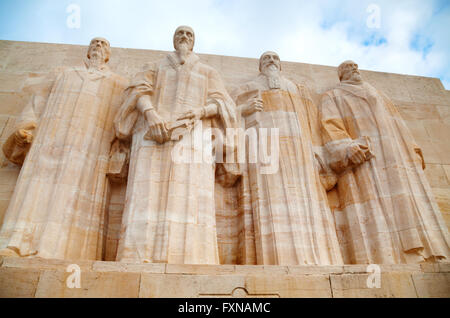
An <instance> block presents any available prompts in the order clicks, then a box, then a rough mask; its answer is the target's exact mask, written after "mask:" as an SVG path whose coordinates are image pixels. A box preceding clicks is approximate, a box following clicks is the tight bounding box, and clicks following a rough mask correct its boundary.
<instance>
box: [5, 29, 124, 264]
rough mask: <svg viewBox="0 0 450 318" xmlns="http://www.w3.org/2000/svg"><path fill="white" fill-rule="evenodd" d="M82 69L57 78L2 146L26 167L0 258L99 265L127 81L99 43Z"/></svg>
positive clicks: (9, 215)
mask: <svg viewBox="0 0 450 318" xmlns="http://www.w3.org/2000/svg"><path fill="white" fill-rule="evenodd" d="M87 57H88V60H87V62H86V64H85V66H84V67H70V68H66V69H64V70H62V71H60V72H57V74H56V77H54V78H52V79H51V80H50V82H48V84H49V85H50V86H51V89H50V90H49V91H48V94H44V96H42V95H41V94H36V95H34V96H33V98H32V99H31V100H30V101H29V103H28V104H27V105H26V107H25V109H24V110H23V112H22V114H21V115H20V117H19V119H18V123H17V130H16V131H15V133H14V134H12V135H11V137H9V139H8V140H7V142H6V143H5V144H4V146H3V151H4V153H5V156H6V157H7V158H8V159H9V160H11V161H12V162H14V163H17V164H22V163H23V166H22V170H21V173H20V176H19V179H18V181H17V185H16V188H15V191H14V194H13V196H12V198H11V201H10V204H9V208H8V210H7V212H6V215H5V220H4V223H3V227H2V229H1V231H0V249H1V252H0V255H10V256H11V255H14V256H39V257H43V258H56V259H74V260H96V259H97V260H101V259H102V249H103V235H104V234H105V233H103V228H104V226H103V225H104V218H105V204H106V198H105V197H106V192H107V179H106V172H107V169H108V155H109V150H110V146H111V142H112V140H113V138H114V132H113V119H114V116H115V114H116V110H117V109H118V107H119V106H120V96H121V93H122V91H123V89H124V88H125V87H126V80H125V79H124V78H122V77H120V76H118V75H116V74H114V73H113V72H111V71H110V70H109V68H108V67H107V65H106V63H107V62H108V60H109V57H110V45H109V42H108V41H107V40H106V39H103V38H94V39H93V40H92V41H91V43H90V46H89V49H88V52H87Z"/></svg>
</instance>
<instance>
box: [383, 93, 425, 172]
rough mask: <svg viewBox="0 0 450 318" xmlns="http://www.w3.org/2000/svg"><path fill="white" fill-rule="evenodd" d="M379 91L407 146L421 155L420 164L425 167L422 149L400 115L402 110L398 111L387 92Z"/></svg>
mask: <svg viewBox="0 0 450 318" xmlns="http://www.w3.org/2000/svg"><path fill="white" fill-rule="evenodd" d="M378 93H379V94H380V95H381V96H382V97H383V100H384V105H385V106H386V110H387V111H388V113H389V114H390V115H391V117H392V119H393V121H394V123H395V125H396V126H397V129H398V131H399V132H400V135H401V136H402V139H403V142H405V143H406V145H407V147H408V148H409V149H411V150H412V151H413V152H414V153H415V154H417V155H418V156H419V158H420V164H421V165H422V168H423V169H425V159H424V158H423V153H422V149H421V148H420V146H419V145H418V144H417V142H416V140H415V139H414V137H413V135H412V134H411V131H410V130H409V128H408V126H406V123H405V121H404V120H403V118H402V116H401V115H400V112H399V111H398V109H397V107H395V105H394V103H393V102H392V101H391V99H390V98H389V97H387V96H386V94H384V93H383V92H380V91H378ZM414 159H416V158H414Z"/></svg>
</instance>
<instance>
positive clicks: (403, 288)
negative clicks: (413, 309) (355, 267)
mask: <svg viewBox="0 0 450 318" xmlns="http://www.w3.org/2000/svg"><path fill="white" fill-rule="evenodd" d="M369 275H370V274H344V275H335V274H332V275H330V279H331V287H332V289H333V297H335V298H343V297H344V298H367V297H370V298H373V297H376V298H380V297H382V298H386V297H406V298H408V297H417V295H416V292H415V289H414V284H413V281H412V279H411V274H409V273H393V272H392V273H382V274H381V280H380V283H381V284H380V288H369V287H368V286H373V285H368V283H367V281H368V278H369Z"/></svg>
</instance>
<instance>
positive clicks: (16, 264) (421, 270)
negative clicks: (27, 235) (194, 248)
mask: <svg viewBox="0 0 450 318" xmlns="http://www.w3.org/2000/svg"><path fill="white" fill-rule="evenodd" d="M70 263H71V262H69V261H58V260H42V259H37V258H36V259H27V258H2V257H0V298H4V297H27V298H30V297H37V298H40V297H46V298H47V297H50V298H53V297H58V298H70V297H86V298H88V297H89V298H90V297H102V298H107V297H117V298H125V297H133V298H135V297H142V298H149V297H152V298H155V297H158V298H160V297H164V298H191V297H208V298H216V297H217V298H221V297H226V298H232V297H236V298H246V297H251V298H259V297H261V298H267V297H269V298H279V297H282V298H303V297H307V298H331V297H334V298H359V297H363V298H367V297H371V298H374V297H382V298H386V297H396V298H401V297H407V298H417V297H418V298H429V297H440V298H445V297H450V272H449V271H450V263H446V264H421V265H419V264H417V265H416V264H415V265H381V266H380V270H381V277H380V281H379V282H380V285H378V286H376V285H375V286H371V287H372V288H369V287H368V284H367V281H368V278H369V275H370V274H368V273H367V268H366V266H365V265H345V266H254V265H241V266H235V265H174V264H126V263H119V262H100V261H81V262H77V264H78V266H79V268H80V288H68V287H67V285H66V281H67V280H68V278H70V277H69V276H70V275H72V273H71V272H67V271H66V269H67V266H68V265H70ZM69 281H70V279H69ZM377 287H379V288H377Z"/></svg>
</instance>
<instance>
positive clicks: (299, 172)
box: [237, 74, 342, 265]
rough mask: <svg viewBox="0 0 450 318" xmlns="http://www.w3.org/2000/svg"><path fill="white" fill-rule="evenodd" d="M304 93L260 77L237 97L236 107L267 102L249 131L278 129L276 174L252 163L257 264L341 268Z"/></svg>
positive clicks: (252, 119) (248, 122)
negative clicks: (274, 85)
mask: <svg viewBox="0 0 450 318" xmlns="http://www.w3.org/2000/svg"><path fill="white" fill-rule="evenodd" d="M306 92H307V90H306V88H305V87H303V86H300V85H299V86H297V85H295V84H294V83H292V82H291V81H289V80H287V79H285V78H282V79H281V89H272V90H271V89H269V87H268V80H267V78H266V76H264V75H262V74H260V75H259V76H258V77H257V78H256V79H255V80H254V81H252V82H250V83H247V84H245V85H244V86H243V87H241V89H240V93H238V94H237V95H238V96H237V104H238V105H241V104H243V103H245V102H246V101H247V100H248V99H250V98H254V97H258V98H262V100H263V106H264V111H262V112H257V113H254V114H253V115H250V116H248V117H247V118H246V119H245V120H246V129H249V128H251V127H254V128H257V129H258V133H259V129H260V128H266V129H270V128H278V129H279V167H278V171H277V172H275V173H271V174H263V173H262V168H263V167H264V164H262V163H261V161H260V160H258V162H256V163H251V162H249V163H248V175H249V181H250V182H249V184H250V193H251V202H252V209H253V222H254V227H255V245H256V258H257V264H268V265H305V264H317V265H330V264H342V257H341V253H340V248H339V244H338V240H337V235H336V229H335V226H334V219H333V216H332V214H331V211H330V209H329V207H328V204H327V201H326V193H325V190H324V188H323V187H322V184H321V183H320V177H319V174H318V170H317V168H316V165H315V154H314V149H313V142H312V134H311V127H312V126H310V124H312V123H310V119H309V118H310V117H311V114H312V112H310V110H308V108H312V107H314V105H313V103H312V101H311V99H310V97H309V94H307V93H306ZM238 107H239V106H238ZM311 111H312V109H311ZM316 120H317V118H316ZM269 134H270V133H269V132H268V135H269ZM249 160H250V159H249Z"/></svg>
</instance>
